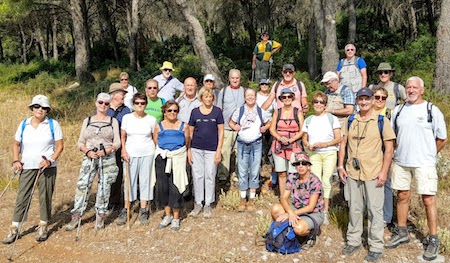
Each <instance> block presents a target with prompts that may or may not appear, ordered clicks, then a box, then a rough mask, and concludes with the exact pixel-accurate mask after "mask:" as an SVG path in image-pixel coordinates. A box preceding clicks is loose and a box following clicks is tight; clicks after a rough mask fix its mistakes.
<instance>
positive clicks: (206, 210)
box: [203, 205, 212, 218]
mask: <svg viewBox="0 0 450 263" xmlns="http://www.w3.org/2000/svg"><path fill="white" fill-rule="evenodd" d="M211 216H212V208H211V206H209V205H205V207H204V208H203V217H204V218H211Z"/></svg>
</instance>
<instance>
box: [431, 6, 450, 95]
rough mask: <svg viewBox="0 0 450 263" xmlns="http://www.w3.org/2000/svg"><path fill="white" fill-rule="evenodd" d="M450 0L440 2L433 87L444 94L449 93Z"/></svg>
mask: <svg viewBox="0 0 450 263" xmlns="http://www.w3.org/2000/svg"><path fill="white" fill-rule="evenodd" d="M449 25H450V0H442V4H441V16H440V18H439V26H438V30H437V46H436V69H435V72H434V83H433V86H434V88H435V89H436V90H438V91H441V92H443V93H445V94H449V93H450V84H449V82H448V80H449V79H450V45H449V44H448V43H450V28H449Z"/></svg>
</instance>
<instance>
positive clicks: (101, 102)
mask: <svg viewBox="0 0 450 263" xmlns="http://www.w3.org/2000/svg"><path fill="white" fill-rule="evenodd" d="M97 102H98V104H100V105H103V103H104V104H105V106H109V102H107V101H102V100H99V101H97Z"/></svg>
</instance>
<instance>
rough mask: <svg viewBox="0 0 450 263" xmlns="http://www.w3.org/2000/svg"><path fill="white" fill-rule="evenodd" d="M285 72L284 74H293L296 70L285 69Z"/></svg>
mask: <svg viewBox="0 0 450 263" xmlns="http://www.w3.org/2000/svg"><path fill="white" fill-rule="evenodd" d="M283 73H284V74H292V73H294V71H292V70H285V71H283Z"/></svg>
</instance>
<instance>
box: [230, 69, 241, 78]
mask: <svg viewBox="0 0 450 263" xmlns="http://www.w3.org/2000/svg"><path fill="white" fill-rule="evenodd" d="M232 73H238V74H239V77H240V76H241V71H240V70H239V69H235V68H234V69H230V73H228V77H231V74H232Z"/></svg>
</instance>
